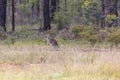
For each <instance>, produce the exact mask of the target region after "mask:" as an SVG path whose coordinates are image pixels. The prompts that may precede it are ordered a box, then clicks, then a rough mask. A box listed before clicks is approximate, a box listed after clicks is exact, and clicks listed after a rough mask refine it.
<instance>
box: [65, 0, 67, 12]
mask: <svg viewBox="0 0 120 80" xmlns="http://www.w3.org/2000/svg"><path fill="white" fill-rule="evenodd" d="M65 11H67V0H65Z"/></svg>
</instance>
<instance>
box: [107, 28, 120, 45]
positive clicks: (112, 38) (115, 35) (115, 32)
mask: <svg viewBox="0 0 120 80" xmlns="http://www.w3.org/2000/svg"><path fill="white" fill-rule="evenodd" d="M106 40H107V41H109V42H111V43H112V45H111V46H114V45H115V46H116V47H118V44H119V43H120V29H115V28H112V29H111V32H110V33H108V36H107V38H106Z"/></svg>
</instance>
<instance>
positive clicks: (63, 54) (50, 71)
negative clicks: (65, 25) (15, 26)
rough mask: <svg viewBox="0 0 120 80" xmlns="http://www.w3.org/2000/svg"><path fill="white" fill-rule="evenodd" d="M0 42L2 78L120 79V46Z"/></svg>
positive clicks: (49, 79)
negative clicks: (57, 47)
mask: <svg viewBox="0 0 120 80" xmlns="http://www.w3.org/2000/svg"><path fill="white" fill-rule="evenodd" d="M21 43H22V42H17V43H16V44H14V45H1V46H0V80H120V52H119V51H120V50H119V49H113V50H110V49H106V48H105V49H104V48H97V49H95V48H83V47H80V46H77V45H74V46H70V45H63V44H62V45H60V48H59V49H56V50H54V49H53V48H51V47H49V46H47V45H44V44H43V45H41V44H36V43H34V42H33V44H29V42H28V44H29V45H28V44H26V45H21Z"/></svg>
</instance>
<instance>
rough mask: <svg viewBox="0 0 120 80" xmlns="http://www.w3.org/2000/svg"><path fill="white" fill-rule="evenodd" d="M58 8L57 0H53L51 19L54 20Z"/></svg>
mask: <svg viewBox="0 0 120 80" xmlns="http://www.w3.org/2000/svg"><path fill="white" fill-rule="evenodd" d="M56 9H57V0H51V20H53V17H54V14H55V12H56Z"/></svg>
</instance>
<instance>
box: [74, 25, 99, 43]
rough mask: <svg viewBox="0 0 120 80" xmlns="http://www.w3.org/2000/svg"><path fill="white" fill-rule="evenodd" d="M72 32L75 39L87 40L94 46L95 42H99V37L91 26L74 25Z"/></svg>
mask: <svg viewBox="0 0 120 80" xmlns="http://www.w3.org/2000/svg"><path fill="white" fill-rule="evenodd" d="M72 32H73V33H74V34H75V35H76V38H79V39H83V40H87V41H89V42H90V43H91V45H94V44H95V43H96V42H97V41H100V35H99V34H98V33H97V31H96V30H95V29H94V27H92V26H83V25H80V24H76V25H74V26H72Z"/></svg>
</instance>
